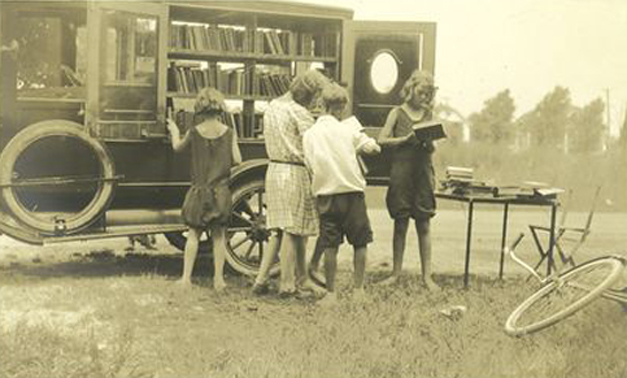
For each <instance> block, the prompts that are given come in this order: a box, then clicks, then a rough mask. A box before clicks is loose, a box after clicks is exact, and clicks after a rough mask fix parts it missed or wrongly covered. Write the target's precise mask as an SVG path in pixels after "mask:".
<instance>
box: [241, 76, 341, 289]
mask: <svg viewBox="0 0 627 378" xmlns="http://www.w3.org/2000/svg"><path fill="white" fill-rule="evenodd" d="M328 83H329V80H328V79H327V78H326V77H325V76H324V75H323V74H321V73H320V72H318V71H315V70H309V71H307V72H305V73H303V74H301V75H299V76H297V77H296V78H295V79H294V80H293V81H292V83H291V85H290V90H289V91H288V92H287V93H286V94H284V95H283V96H281V97H279V98H276V99H274V100H272V101H271V102H270V104H269V105H268V108H267V109H266V111H265V113H264V137H265V143H266V152H267V153H268V157H269V158H270V165H269V167H268V171H267V173H266V199H267V206H268V209H267V226H268V228H269V229H275V230H278V231H277V234H276V235H275V237H273V238H272V239H271V240H270V245H269V248H268V249H269V251H268V253H266V254H265V255H264V256H263V260H262V262H261V267H260V271H259V275H258V276H257V279H256V281H255V286H254V287H253V292H256V293H259V292H262V291H264V290H265V288H266V281H267V279H268V271H269V268H270V265H271V264H272V262H273V261H274V259H275V258H276V254H277V253H278V250H279V246H280V248H281V288H280V291H281V293H282V294H284V295H289V294H292V293H294V292H295V291H296V277H295V274H296V276H297V277H298V280H299V282H298V283H299V286H301V287H306V288H311V289H313V288H314V287H315V285H313V284H311V283H310V282H309V280H308V279H307V275H306V265H307V263H306V256H305V252H306V243H307V238H308V236H312V235H316V234H317V232H318V215H317V213H316V209H315V201H314V198H313V195H312V193H311V180H310V178H309V173H308V172H307V169H306V168H305V164H304V153H303V134H304V133H305V131H306V130H308V129H309V128H310V127H311V126H312V125H313V123H314V119H313V116H312V115H311V114H310V112H309V110H307V108H308V106H309V105H310V104H311V103H312V102H313V100H314V98H315V97H316V95H317V93H318V92H319V91H320V90H321V89H322V87H323V86H325V85H327V84H328Z"/></svg>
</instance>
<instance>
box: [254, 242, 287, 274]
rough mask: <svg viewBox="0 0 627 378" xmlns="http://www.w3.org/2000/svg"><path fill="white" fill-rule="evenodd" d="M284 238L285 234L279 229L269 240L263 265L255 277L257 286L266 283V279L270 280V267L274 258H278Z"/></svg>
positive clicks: (263, 257) (262, 260) (262, 259)
mask: <svg viewBox="0 0 627 378" xmlns="http://www.w3.org/2000/svg"><path fill="white" fill-rule="evenodd" d="M282 238H283V234H282V232H281V231H280V230H278V231H277V232H276V234H273V235H272V237H271V238H270V240H269V241H268V250H267V251H266V253H265V254H264V255H263V256H261V265H260V266H259V273H257V277H256V278H255V286H260V285H264V284H265V283H266V281H268V278H270V277H269V274H270V268H271V267H272V263H273V262H274V260H276V256H277V255H278V254H279V249H280V248H281V240H282Z"/></svg>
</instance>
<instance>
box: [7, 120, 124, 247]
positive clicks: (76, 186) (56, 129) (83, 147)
mask: <svg viewBox="0 0 627 378" xmlns="http://www.w3.org/2000/svg"><path fill="white" fill-rule="evenodd" d="M114 173H115V168H114V165H113V161H112V159H111V157H110V155H109V153H108V152H107V150H106V148H105V147H104V145H103V144H101V143H100V142H99V141H98V140H96V139H95V138H92V137H91V136H90V135H89V134H88V133H87V132H85V130H84V127H83V126H81V125H79V124H76V123H73V122H69V121H65V120H53V121H43V122H38V123H36V124H33V125H31V126H29V127H27V128H25V129H24V130H22V131H21V132H19V133H18V134H17V135H16V136H15V137H13V138H12V139H11V141H10V142H9V143H8V144H7V146H6V148H5V149H4V151H3V152H2V155H1V156H0V191H1V194H2V199H3V200H4V203H5V205H6V208H7V209H8V210H9V211H10V212H11V214H12V215H13V216H14V217H15V219H16V220H17V221H18V222H20V223H21V224H23V225H24V226H26V227H27V228H28V229H30V230H34V231H36V232H39V233H41V234H44V235H51V234H52V235H62V234H69V233H72V232H77V231H80V230H81V229H83V228H85V227H87V226H89V225H90V224H91V223H93V222H94V221H95V220H96V219H97V218H98V216H99V215H101V214H102V212H103V211H104V210H106V208H107V207H108V205H109V203H110V201H111V199H112V198H113V191H114V188H115V181H116V179H117V177H115V176H114Z"/></svg>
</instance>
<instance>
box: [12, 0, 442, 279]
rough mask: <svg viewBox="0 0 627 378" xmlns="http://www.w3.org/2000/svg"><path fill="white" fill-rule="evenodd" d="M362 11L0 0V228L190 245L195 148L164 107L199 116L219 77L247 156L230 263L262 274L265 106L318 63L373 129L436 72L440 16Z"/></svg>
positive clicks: (236, 174)
mask: <svg viewBox="0 0 627 378" xmlns="http://www.w3.org/2000/svg"><path fill="white" fill-rule="evenodd" d="M352 18H353V10H351V9H346V8H340V7H330V6H320V5H312V4H304V3H294V2H284V1H236V0H228V1H227V0H223V1H219V0H218V1H215V0H212V1H200V0H196V1H165V0H158V1H144V2H139V1H134V2H122V1H119V2H116V1H91V0H90V1H71V2H69V1H60V0H59V1H37V2H35V1H2V2H0V42H1V45H2V52H0V54H1V55H0V70H1V75H0V88H1V92H0V93H1V98H0V232H2V233H3V234H5V235H7V236H9V237H11V238H15V239H18V240H20V241H23V242H26V243H31V244H35V245H43V244H48V243H55V242H67V241H73V240H91V239H99V238H111V237H120V236H127V235H136V234H155V233H163V234H165V236H166V237H167V239H168V240H169V242H170V243H172V244H173V245H175V246H176V247H178V248H181V249H182V248H183V246H184V244H185V227H184V225H183V224H182V223H181V219H180V207H181V204H182V200H183V198H184V195H185V192H186V190H187V189H188V187H189V155H188V154H175V153H174V152H173V151H172V149H171V147H170V143H169V136H168V135H167V132H166V127H165V120H166V113H167V111H168V109H173V110H174V114H176V116H177V117H179V119H182V120H185V119H187V120H188V121H189V122H193V114H191V113H189V108H190V106H189V104H190V103H193V101H194V96H195V93H196V92H197V91H198V88H200V87H202V86H206V85H212V86H216V87H218V89H220V90H221V91H223V92H224V93H225V94H226V96H227V98H228V102H229V109H230V111H229V113H227V114H226V115H225V122H227V123H230V124H231V125H232V126H233V127H235V128H236V129H237V131H238V134H239V136H240V140H239V142H240V148H241V151H242V154H243V157H244V162H243V164H241V165H240V166H237V167H236V168H234V169H233V172H232V180H231V187H232V193H233V215H232V218H231V223H230V226H229V230H228V238H227V241H226V243H227V244H228V245H227V251H228V263H229V265H230V266H231V267H232V268H233V269H234V270H236V271H238V272H241V273H243V274H254V273H255V272H256V270H257V268H258V264H259V261H260V257H261V255H262V254H263V252H264V247H265V245H266V243H267V240H268V236H269V232H268V231H267V230H266V228H265V216H264V213H265V203H264V177H265V171H266V167H267V163H268V162H267V160H266V156H265V148H264V140H263V118H262V116H261V114H262V112H263V107H264V104H267V102H268V101H269V100H270V99H272V98H273V97H276V96H278V95H280V94H281V93H282V92H283V91H284V90H285V86H286V82H287V83H289V80H290V78H291V77H293V76H294V75H295V74H297V73H298V72H300V71H302V70H305V69H309V68H318V69H320V70H323V71H324V72H325V73H326V74H327V75H329V76H330V77H331V78H332V79H334V80H336V81H337V82H340V83H342V84H343V85H346V86H347V88H348V89H349V93H350V94H351V99H352V102H351V104H350V106H349V109H350V110H351V112H352V114H353V115H355V116H356V117H357V118H358V119H359V120H360V121H361V123H362V124H364V125H367V126H368V127H367V131H368V132H369V133H371V134H372V135H376V134H377V131H378V128H379V127H381V126H382V124H383V122H384V120H385V117H386V115H387V113H388V111H389V109H390V108H391V107H392V106H393V105H395V104H398V103H399V98H398V92H399V90H400V87H401V86H402V84H403V82H404V81H405V79H406V78H407V77H408V76H409V75H410V73H411V72H412V71H413V70H414V69H416V68H421V69H425V70H429V71H431V72H433V71H434V67H435V40H436V25H435V24H434V23H431V22H384V21H381V22H379V21H354V20H353V19H352ZM387 160H388V159H386V154H385V153H384V154H383V155H381V156H379V157H377V158H371V159H368V160H367V165H368V167H369V174H368V182H369V183H370V184H374V185H376V184H385V182H386V176H387V168H386V161H387ZM201 249H204V250H208V249H209V240H207V239H203V240H202V241H201Z"/></svg>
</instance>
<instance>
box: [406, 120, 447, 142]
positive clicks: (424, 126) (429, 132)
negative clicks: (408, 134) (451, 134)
mask: <svg viewBox="0 0 627 378" xmlns="http://www.w3.org/2000/svg"><path fill="white" fill-rule="evenodd" d="M412 129H414V134H416V138H418V140H436V139H442V138H446V133H445V132H444V126H443V125H442V122H441V121H425V122H419V123H416V124H414V125H413V126H412Z"/></svg>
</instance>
